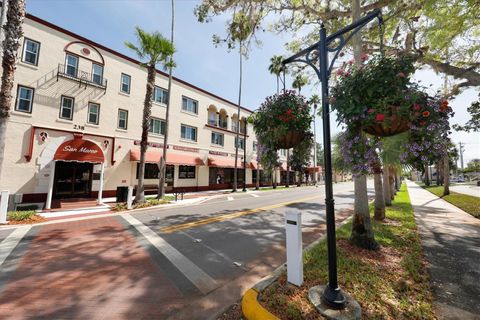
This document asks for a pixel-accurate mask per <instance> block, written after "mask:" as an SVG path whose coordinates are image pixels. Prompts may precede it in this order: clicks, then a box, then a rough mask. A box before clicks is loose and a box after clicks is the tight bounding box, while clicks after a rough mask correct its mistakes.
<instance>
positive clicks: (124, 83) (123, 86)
mask: <svg viewBox="0 0 480 320" xmlns="http://www.w3.org/2000/svg"><path fill="white" fill-rule="evenodd" d="M131 80H132V78H130V76H129V75H128V74H125V73H122V77H121V79H120V91H122V92H123V93H128V94H130V82H131Z"/></svg>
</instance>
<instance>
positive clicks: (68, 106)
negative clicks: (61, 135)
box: [60, 96, 75, 120]
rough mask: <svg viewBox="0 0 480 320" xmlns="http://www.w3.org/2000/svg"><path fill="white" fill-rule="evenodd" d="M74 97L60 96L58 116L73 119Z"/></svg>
mask: <svg viewBox="0 0 480 320" xmlns="http://www.w3.org/2000/svg"><path fill="white" fill-rule="evenodd" d="M74 101H75V100H74V99H73V98H71V97H65V96H62V99H61V103H60V118H61V119H65V120H72V119H73V106H74Z"/></svg>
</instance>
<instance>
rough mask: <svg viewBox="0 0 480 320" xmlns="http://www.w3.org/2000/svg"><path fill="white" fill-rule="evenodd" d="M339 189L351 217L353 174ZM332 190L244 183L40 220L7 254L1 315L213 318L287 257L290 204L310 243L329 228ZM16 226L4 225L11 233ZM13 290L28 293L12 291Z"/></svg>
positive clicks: (340, 212) (343, 212) (0, 282)
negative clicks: (227, 190)
mask: <svg viewBox="0 0 480 320" xmlns="http://www.w3.org/2000/svg"><path fill="white" fill-rule="evenodd" d="M369 193H370V195H373V185H372V183H369ZM334 195H335V209H336V213H337V216H338V217H339V218H340V219H344V218H346V217H347V216H348V215H349V214H350V213H351V211H350V210H351V208H352V205H353V183H339V184H336V185H334ZM324 198H325V195H324V187H323V186H319V187H302V188H291V189H287V190H275V191H258V192H248V193H241V192H238V193H235V194H226V195H221V196H216V197H213V198H210V199H207V200H205V201H203V202H202V203H197V204H191V205H185V206H177V207H171V208H159V209H146V210H143V211H137V212H134V213H132V214H121V215H118V216H113V217H110V218H97V219H91V220H82V221H78V222H64V223H59V224H53V225H48V226H45V227H41V226H36V227H33V228H31V229H30V231H28V230H26V231H25V232H27V231H28V233H26V235H27V236H28V237H27V236H25V237H24V238H23V239H21V241H20V242H19V245H17V247H16V248H15V249H14V250H13V252H12V253H11V254H10V255H9V256H8V258H7V259H6V261H5V263H3V265H1V263H0V272H2V274H3V276H2V277H0V317H2V318H5V319H10V318H11V319H22V318H28V319H36V318H42V319H43V318H51V319H53V318H62V319H63V318H68V319H85V318H89V319H97V318H98V319H122V318H125V319H132V317H134V318H138V319H143V318H145V319H151V318H152V317H153V318H158V319H210V318H214V317H215V315H217V314H218V313H219V312H221V311H222V310H223V309H224V308H225V307H227V306H228V305H230V304H231V303H233V302H235V301H238V299H240V298H241V295H242V293H243V292H244V291H245V290H246V289H248V288H249V287H251V286H252V285H253V284H255V283H256V282H257V281H259V280H260V279H261V278H262V277H264V276H266V275H268V274H269V273H270V272H272V271H273V270H274V269H276V268H277V267H278V266H280V265H281V264H282V263H284V262H285V252H284V247H285V243H284V242H285V232H284V219H285V218H284V215H285V211H286V210H300V211H301V212H302V227H303V232H304V238H303V239H304V245H306V244H308V243H310V242H312V241H314V240H315V239H316V238H318V237H319V236H320V235H321V234H323V232H324V230H325V206H324V200H325V199H324ZM0 231H1V230H0ZM16 234H18V232H17V233H16ZM16 234H15V235H16ZM12 235H13V232H12V231H11V230H9V231H6V230H4V231H1V234H0V236H2V237H8V238H6V240H9V239H10V238H11V237H13V236H12ZM0 240H1V239H0ZM10 242H11V241H10ZM2 244H3V242H2V243H1V244H0V254H1V253H2V252H1V251H2V250H3V249H2ZM39 253H40V254H39ZM31 263H34V264H35V268H32V266H31V265H29V264H31ZM15 270H16V271H15ZM86 275H89V276H86ZM47 279H48V280H47ZM65 279H67V280H65ZM87 280H88V281H87ZM66 281H67V282H66ZM85 281H86V282H85ZM84 282H85V283H84ZM30 284H31V285H30ZM22 290H24V291H22ZM42 290H43V291H42ZM65 290H67V291H65ZM60 291H61V292H62V293H61V294H60V293H59V294H58V297H56V296H55V295H54V294H53V293H55V292H60ZM12 293H16V294H18V295H19V296H21V297H22V298H23V299H25V300H26V301H27V302H25V303H24V302H22V300H21V299H17V300H12ZM92 296H93V297H101V298H102V299H101V300H96V299H93V298H92ZM57 299H58V300H59V301H56V300H57ZM32 300H35V303H34V304H29V303H28V301H32ZM17 304H18V306H17ZM25 304H26V305H28V308H25ZM106 305H108V306H109V307H108V308H107V307H106ZM59 306H61V309H59V308H60V307H59ZM20 308H23V309H24V310H26V311H25V312H23V313H22V312H21V309H20ZM19 310H20V311H19ZM2 311H4V313H2ZM5 315H11V316H12V317H10V318H9V317H5ZM27 316H28V317H27Z"/></svg>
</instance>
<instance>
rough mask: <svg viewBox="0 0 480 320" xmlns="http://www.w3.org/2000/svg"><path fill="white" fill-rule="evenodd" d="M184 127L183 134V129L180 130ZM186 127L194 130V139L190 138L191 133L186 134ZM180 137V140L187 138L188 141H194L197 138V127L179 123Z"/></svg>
mask: <svg viewBox="0 0 480 320" xmlns="http://www.w3.org/2000/svg"><path fill="white" fill-rule="evenodd" d="M184 127H185V135H183V130H182V129H183V128H184ZM187 129H193V130H195V139H192V138H191V133H190V134H187ZM191 132H192V131H191ZM189 136H190V137H189ZM180 137H181V138H182V140H188V141H195V142H196V141H197V139H198V128H197V127H192V126H189V125H186V124H181V125H180Z"/></svg>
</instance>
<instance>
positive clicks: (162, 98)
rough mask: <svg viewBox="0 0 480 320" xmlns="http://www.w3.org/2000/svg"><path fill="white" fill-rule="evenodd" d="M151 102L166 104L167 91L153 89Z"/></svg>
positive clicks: (157, 88)
mask: <svg viewBox="0 0 480 320" xmlns="http://www.w3.org/2000/svg"><path fill="white" fill-rule="evenodd" d="M153 101H155V102H158V103H163V104H167V101H168V91H167V90H165V89H163V88H160V87H157V86H155V89H153Z"/></svg>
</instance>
